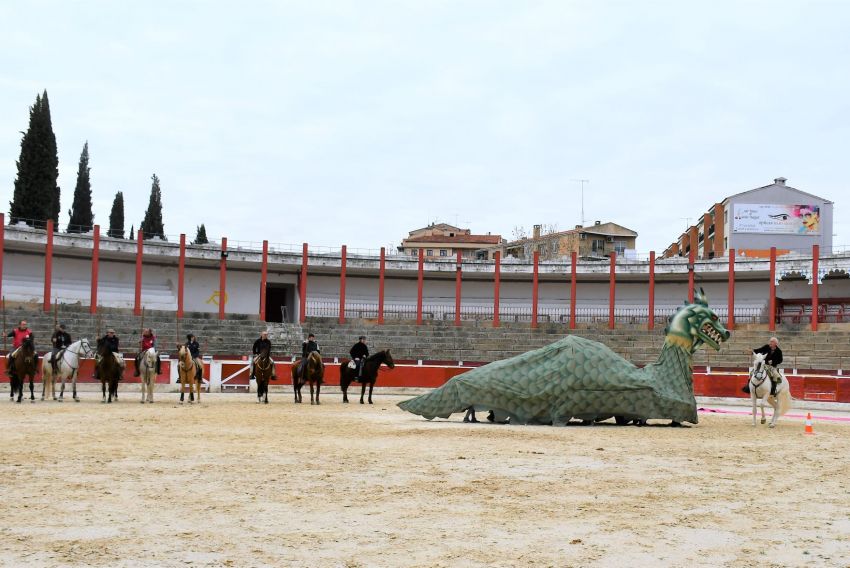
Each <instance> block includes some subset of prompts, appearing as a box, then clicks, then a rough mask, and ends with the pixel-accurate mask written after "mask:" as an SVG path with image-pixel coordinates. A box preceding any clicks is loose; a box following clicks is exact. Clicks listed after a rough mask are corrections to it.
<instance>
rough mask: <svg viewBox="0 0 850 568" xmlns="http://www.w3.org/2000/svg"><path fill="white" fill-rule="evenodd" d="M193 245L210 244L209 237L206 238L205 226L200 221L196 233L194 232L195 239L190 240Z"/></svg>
mask: <svg viewBox="0 0 850 568" xmlns="http://www.w3.org/2000/svg"><path fill="white" fill-rule="evenodd" d="M192 244H193V245H208V244H210V241H209V239H208V238H207V228H206V227H204V224H203V223H201V226H200V227H198V231H197V233H195V240H194V241H192Z"/></svg>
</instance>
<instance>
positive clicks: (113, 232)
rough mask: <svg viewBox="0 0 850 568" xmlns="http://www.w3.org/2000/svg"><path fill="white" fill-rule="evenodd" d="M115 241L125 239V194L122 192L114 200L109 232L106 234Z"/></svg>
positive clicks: (110, 213) (110, 214)
mask: <svg viewBox="0 0 850 568" xmlns="http://www.w3.org/2000/svg"><path fill="white" fill-rule="evenodd" d="M106 234H107V236H110V237H112V238H114V239H123V238H124V194H123V193H121V192H120V191H119V192H118V193H116V194H115V199H113V200H112V211H110V212H109V232H107V233H106ZM130 238H131V239H132V238H133V237H132V235H131V236H130Z"/></svg>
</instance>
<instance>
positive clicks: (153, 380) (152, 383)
mask: <svg viewBox="0 0 850 568" xmlns="http://www.w3.org/2000/svg"><path fill="white" fill-rule="evenodd" d="M155 385H156V375H153V376H151V379H150V382H149V383H148V402H149V403H150V404H153V387H154V386H155Z"/></svg>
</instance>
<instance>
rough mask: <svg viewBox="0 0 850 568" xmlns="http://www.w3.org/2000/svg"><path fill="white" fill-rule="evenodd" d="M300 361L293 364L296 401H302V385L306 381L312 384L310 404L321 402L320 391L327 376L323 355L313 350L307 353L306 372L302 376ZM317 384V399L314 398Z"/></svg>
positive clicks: (293, 386) (293, 384)
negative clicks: (314, 388)
mask: <svg viewBox="0 0 850 568" xmlns="http://www.w3.org/2000/svg"><path fill="white" fill-rule="evenodd" d="M300 370H301V364H300V361H299V363H298V364H295V365H293V366H292V388H293V390H294V391H295V402H296V403H298V402H301V387H303V386H304V383H309V384H310V404H320V403H319V393H320V392H321V390H322V382H324V378H325V364H324V363H322V356H321V354H320V353H319V352H318V351H313V352H312V353H310V354H309V355H307V362H306V363H305V365H304V374H303V376H302V374H301V372H300ZM314 384H315V385H316V399H315V402H314V400H313V385H314Z"/></svg>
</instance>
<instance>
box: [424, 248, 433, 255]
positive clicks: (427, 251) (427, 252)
mask: <svg viewBox="0 0 850 568" xmlns="http://www.w3.org/2000/svg"><path fill="white" fill-rule="evenodd" d="M425 256H434V249H427V250H426V251H425Z"/></svg>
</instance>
